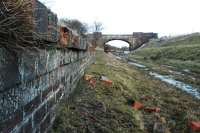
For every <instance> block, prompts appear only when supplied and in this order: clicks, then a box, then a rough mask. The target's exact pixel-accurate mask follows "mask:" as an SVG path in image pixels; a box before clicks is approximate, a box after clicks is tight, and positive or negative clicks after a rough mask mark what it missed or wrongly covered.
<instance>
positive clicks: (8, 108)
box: [0, 47, 94, 133]
mask: <svg viewBox="0 0 200 133" xmlns="http://www.w3.org/2000/svg"><path fill="white" fill-rule="evenodd" d="M0 53H1V54H0V133H8V132H14V133H38V132H40V133H43V132H46V131H47V130H48V129H49V128H50V127H51V125H52V123H53V121H54V119H55V111H56V109H57V106H58V103H59V102H60V101H61V99H62V98H63V97H68V96H69V95H70V94H71V93H72V92H73V90H74V88H75V87H76V85H77V83H78V81H79V79H80V78H81V77H82V75H83V74H84V69H85V68H86V67H87V66H88V65H89V64H90V63H91V62H92V60H93V56H94V53H93V52H92V53H91V52H89V51H83V50H72V49H55V48H54V49H33V48H32V49H30V48H29V49H28V48H26V49H23V50H19V49H18V50H10V49H6V48H4V47H1V48H0Z"/></svg>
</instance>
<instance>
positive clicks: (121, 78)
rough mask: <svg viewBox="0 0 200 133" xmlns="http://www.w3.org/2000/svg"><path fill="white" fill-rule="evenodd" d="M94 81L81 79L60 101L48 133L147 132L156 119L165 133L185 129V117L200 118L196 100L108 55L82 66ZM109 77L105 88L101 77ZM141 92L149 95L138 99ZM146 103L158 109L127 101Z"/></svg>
mask: <svg viewBox="0 0 200 133" xmlns="http://www.w3.org/2000/svg"><path fill="white" fill-rule="evenodd" d="M86 73H87V74H93V75H94V76H95V79H96V81H97V84H96V87H91V86H90V85H89V84H88V82H86V81H83V80H81V82H80V83H79V85H78V87H77V89H76V90H79V91H76V93H75V94H77V95H75V96H74V97H73V98H71V99H72V100H70V101H71V102H67V101H68V100H67V101H64V102H63V104H62V105H61V107H60V111H59V112H58V117H57V118H56V121H55V123H54V126H53V129H52V133H60V132H67V133H68V132H69V133H147V132H149V133H151V132H153V127H154V124H155V123H156V122H160V121H161V120H163V119H164V120H165V121H166V122H163V123H162V124H164V125H165V126H166V130H167V131H171V132H173V133H187V132H188V127H187V124H188V122H189V121H190V120H198V119H200V115H198V114H200V108H199V107H200V103H199V101H197V100H195V99H194V98H192V97H191V96H189V95H187V94H185V93H183V92H181V91H178V90H176V89H175V88H173V87H170V86H167V85H165V84H164V83H161V82H160V81H158V80H154V79H152V78H151V77H150V76H148V75H146V74H145V73H143V72H140V71H138V70H136V69H134V67H132V66H129V65H127V63H123V62H120V61H118V60H116V59H115V58H114V57H112V55H108V54H107V55H106V54H104V53H103V52H97V61H96V62H95V63H94V64H93V65H91V66H90V67H89V68H88V69H87V70H86ZM101 75H104V76H107V77H108V78H109V79H111V80H112V81H113V85H112V86H107V85H105V84H103V83H102V82H101V81H100V76H101ZM143 96H150V97H152V99H148V100H141V97H143ZM133 100H137V101H140V102H142V103H143V105H144V106H145V107H159V108H161V112H160V113H147V112H145V111H144V110H134V109H133V108H132V107H131V106H130V103H129V102H130V101H133Z"/></svg>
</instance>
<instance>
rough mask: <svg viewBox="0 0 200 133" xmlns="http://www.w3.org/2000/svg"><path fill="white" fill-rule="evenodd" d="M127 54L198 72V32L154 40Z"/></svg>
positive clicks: (199, 65)
mask: <svg viewBox="0 0 200 133" xmlns="http://www.w3.org/2000/svg"><path fill="white" fill-rule="evenodd" d="M129 56H130V58H134V59H135V58H139V59H143V60H144V62H147V61H151V62H154V63H158V64H166V65H170V66H174V67H176V68H177V69H189V70H191V71H193V72H195V73H200V34H199V33H195V34H190V35H185V36H179V37H174V38H170V39H165V40H160V41H155V40H154V41H151V42H150V43H149V45H148V46H147V45H146V47H143V48H140V49H137V50H136V51H134V52H133V53H132V54H131V55H129Z"/></svg>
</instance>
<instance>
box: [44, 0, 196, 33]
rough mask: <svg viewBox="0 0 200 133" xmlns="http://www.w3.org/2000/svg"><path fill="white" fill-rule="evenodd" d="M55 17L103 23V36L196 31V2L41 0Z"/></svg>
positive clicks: (187, 0)
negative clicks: (106, 34) (55, 14)
mask: <svg viewBox="0 0 200 133" xmlns="http://www.w3.org/2000/svg"><path fill="white" fill-rule="evenodd" d="M41 1H43V2H44V3H45V4H46V5H47V6H48V7H49V8H51V9H52V11H54V12H56V13H57V14H58V17H59V18H70V19H74V18H76V19H79V20H81V21H83V22H86V23H89V24H92V23H93V22H94V21H100V22H102V23H103V26H104V30H103V33H111V34H125V33H126V34H132V32H157V33H159V36H164V35H167V36H168V35H178V34H187V33H192V32H200V0H41Z"/></svg>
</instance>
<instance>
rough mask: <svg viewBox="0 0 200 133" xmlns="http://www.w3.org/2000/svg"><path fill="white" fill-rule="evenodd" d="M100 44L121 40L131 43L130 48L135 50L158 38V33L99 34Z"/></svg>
mask: <svg viewBox="0 0 200 133" xmlns="http://www.w3.org/2000/svg"><path fill="white" fill-rule="evenodd" d="M98 36H99V37H98V38H99V44H102V45H103V46H105V44H106V43H107V42H109V41H112V40H121V41H125V42H127V43H128V44H129V49H130V50H134V49H137V48H139V47H140V46H141V45H142V44H144V43H147V42H149V40H150V39H153V38H155V39H156V38H158V34H157V33H153V32H150V33H143V32H134V33H133V34H101V33H99V34H98ZM90 39H94V36H93V37H92V36H90Z"/></svg>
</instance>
